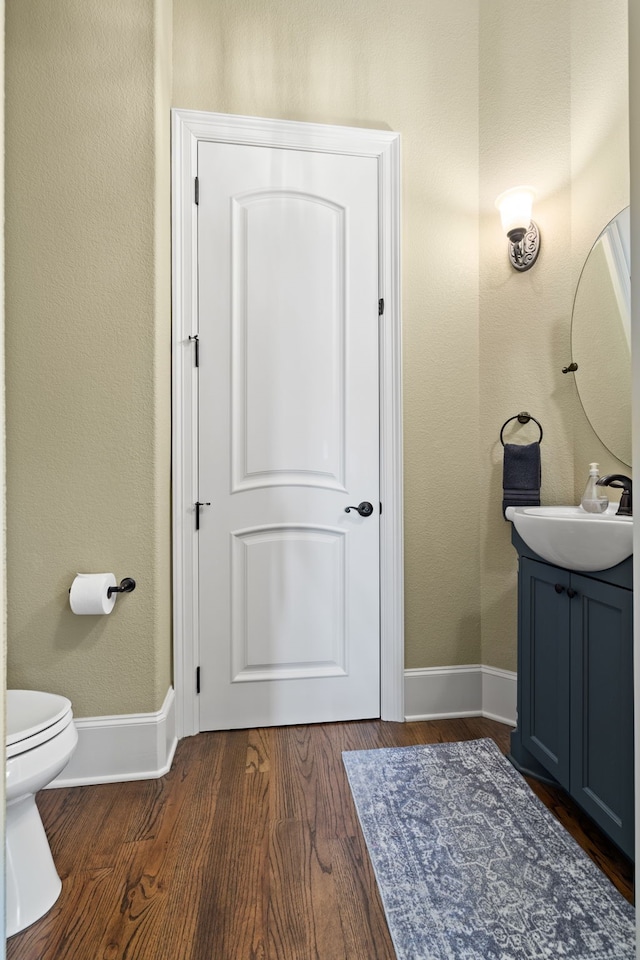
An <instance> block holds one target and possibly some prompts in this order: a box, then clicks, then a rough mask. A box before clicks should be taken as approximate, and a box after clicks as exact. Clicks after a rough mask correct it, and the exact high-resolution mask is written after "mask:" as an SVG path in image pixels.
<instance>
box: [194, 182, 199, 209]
mask: <svg viewBox="0 0 640 960" xmlns="http://www.w3.org/2000/svg"><path fill="white" fill-rule="evenodd" d="M193 199H194V202H195V203H196V204H198V203H200V181H199V179H198V178H197V177H195V178H194V184H193Z"/></svg>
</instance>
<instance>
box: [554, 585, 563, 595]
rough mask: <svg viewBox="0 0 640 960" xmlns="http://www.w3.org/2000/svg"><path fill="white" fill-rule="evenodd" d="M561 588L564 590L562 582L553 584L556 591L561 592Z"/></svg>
mask: <svg viewBox="0 0 640 960" xmlns="http://www.w3.org/2000/svg"><path fill="white" fill-rule="evenodd" d="M563 590H564V587H563V586H562V584H561V583H556V585H555V591H556V593H562V591H563Z"/></svg>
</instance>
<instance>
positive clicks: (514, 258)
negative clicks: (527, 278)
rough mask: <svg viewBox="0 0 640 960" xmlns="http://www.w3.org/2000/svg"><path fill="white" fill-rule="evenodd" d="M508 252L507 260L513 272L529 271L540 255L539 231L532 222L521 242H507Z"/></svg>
mask: <svg viewBox="0 0 640 960" xmlns="http://www.w3.org/2000/svg"><path fill="white" fill-rule="evenodd" d="M508 251H509V260H510V261H511V266H512V267H513V268H514V270H519V271H520V272H523V271H524V270H530V269H531V267H532V266H533V265H534V263H535V262H536V260H537V259H538V254H539V253H540V231H539V230H538V227H537V225H536V224H535V223H534V222H533V220H532V221H531V223H530V224H529V226H528V228H527V230H526V232H525V235H524V237H523V238H522V240H519V241H517V242H515V243H514V242H513V241H512V240H510V241H509V246H508Z"/></svg>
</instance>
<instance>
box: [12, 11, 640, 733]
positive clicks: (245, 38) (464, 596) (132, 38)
mask: <svg viewBox="0 0 640 960" xmlns="http://www.w3.org/2000/svg"><path fill="white" fill-rule="evenodd" d="M170 8H171V3H170V0H155V2H154V0H141V2H139V3H136V4H131V3H127V2H125V0H111V2H109V3H108V4H100V3H98V2H96V0H57V2H56V3H55V4H51V3H46V2H45V0H9V2H8V4H7V290H6V293H7V318H6V338H7V429H8V449H7V458H8V459H7V481H8V513H9V526H8V586H9V611H8V615H9V623H8V639H9V683H10V684H11V685H13V686H17V685H21V684H24V685H25V686H33V687H37V686H42V687H46V688H47V689H50V690H56V691H59V692H63V693H68V694H69V695H70V696H71V697H72V699H73V700H74V704H75V706H76V710H77V713H78V715H97V714H101V713H120V712H136V711H148V710H155V709H158V708H159V706H160V704H161V702H162V698H163V696H164V694H165V692H166V689H167V686H168V683H169V682H170V602H169V596H170V569H169V568H170V543H169V534H170V505H169V439H170V410H169V398H170V388H169V343H170V336H169V276H170V263H169V255H168V239H169V232H168V227H169V208H168V203H169V182H168V162H169V149H168V125H167V124H168V106H169V98H170V91H171V75H170V73H171V49H172V37H171V32H172V24H171V22H170V20H169V14H170ZM174 12H175V17H174V21H173V30H174V39H173V67H174V74H175V75H174V88H173V104H174V105H175V106H179V107H183V108H194V109H203V110H214V111H220V112H230V113H241V114H256V115H262V116H268V117H285V118H289V119H294V120H311V121H318V122H327V123H340V124H349V125H358V126H365V127H388V128H391V129H394V130H398V131H400V132H401V134H402V137H403V201H404V205H403V219H404V224H403V261H404V265H403V269H404V274H403V308H404V388H405V397H404V399H405V456H406V462H405V484H406V489H405V495H406V501H405V502H406V613H407V618H406V622H407V657H406V662H407V666H408V667H420V666H432V665H440V664H455V663H469V662H471V663H473V662H478V661H480V660H482V661H483V662H485V663H489V664H493V665H496V666H499V667H504V668H513V667H514V666H515V571H516V564H515V554H514V552H513V550H512V548H511V545H510V541H509V528H508V525H507V524H505V523H504V521H503V520H502V519H501V515H500V499H501V489H500V487H501V478H500V466H501V448H500V447H499V444H498V443H497V436H498V433H499V430H500V426H501V425H502V423H503V421H504V420H506V419H507V417H509V416H512V415H513V414H514V413H517V412H518V411H519V410H521V409H523V408H528V409H530V411H531V412H532V413H533V414H534V415H535V416H537V417H538V418H539V419H541V421H542V422H543V424H544V427H545V440H544V447H543V456H544V485H543V496H544V498H545V500H547V501H548V502H557V501H560V500H566V499H572V498H573V496H575V495H578V493H579V492H580V490H581V487H582V484H583V473H584V469H583V468H584V463H588V462H589V460H591V459H599V460H600V462H601V463H602V464H603V466H604V467H605V468H606V469H608V468H609V466H611V465H612V463H611V460H610V459H609V460H607V455H606V452H605V451H603V450H602V448H601V447H599V444H598V442H597V439H596V438H595V437H594V435H593V432H592V431H591V429H590V427H589V425H588V422H587V421H586V418H585V417H584V415H583V413H582V410H581V407H580V404H579V401H578V399H577V395H576V393H575V386H574V384H573V383H572V382H571V381H570V380H569V379H568V378H566V377H563V376H562V374H561V373H560V367H561V366H562V365H564V363H565V362H566V360H567V359H568V357H569V353H570V350H569V347H570V344H569V328H570V317H571V305H572V299H573V291H574V288H575V283H576V281H577V277H578V274H579V268H580V266H581V264H582V262H583V260H584V257H585V256H586V252H587V251H588V249H589V247H590V244H591V242H592V241H593V240H594V239H595V236H596V234H597V233H598V231H599V230H600V228H601V227H602V226H603V225H604V222H605V221H606V220H607V219H609V217H610V216H612V215H613V214H615V213H616V212H617V211H618V209H620V207H622V206H624V205H625V203H626V202H627V189H628V188H627V178H628V169H627V166H626V163H627V160H626V139H625V138H626V123H627V119H626V73H625V69H626V60H625V58H626V47H625V37H626V34H625V31H626V2H625V0H580V2H578V0H571V3H568V4H558V3H557V0H539V2H537V3H536V4H532V5H530V6H529V8H523V7H521V6H518V7H514V6H513V5H512V4H511V3H510V2H508V0H483V2H482V3H479V2H478V0H473V2H472V0H469V2H465V3H464V4H463V3H459V4H454V3H451V0H428V2H424V0H410V2H407V3H403V4H397V3H392V2H391V0H350V2H349V3H346V4H345V3H338V2H337V0H331V2H329V3H328V4H325V5H324V6H323V7H322V8H318V5H317V4H316V3H314V2H312V0H295V2H294V0H270V2H269V3H268V4H265V3H262V2H259V0H174ZM596 121H597V122H596ZM523 180H530V181H532V183H533V185H534V186H535V187H536V188H537V190H538V192H539V194H540V200H539V202H538V204H537V207H536V214H535V215H536V219H537V220H538V222H539V223H540V226H541V228H542V231H543V249H542V253H541V256H540V260H539V262H538V264H537V266H536V268H535V270H534V271H532V272H531V273H530V274H528V275H525V276H519V275H516V274H515V273H514V272H513V271H512V270H511V269H510V268H509V267H508V264H507V260H506V254H505V241H504V238H503V237H502V235H501V233H500V226H499V220H498V216H497V213H496V212H495V210H494V208H493V201H494V198H495V196H496V194H497V193H499V192H500V191H501V190H503V189H505V188H506V187H508V186H511V185H513V184H515V183H516V182H519V181H520V182H521V181H523ZM521 436H523V437H524V434H521ZM527 436H528V434H527ZM78 569H87V570H91V569H93V570H99V569H114V571H115V572H116V574H117V575H118V576H122V575H125V574H128V575H132V576H135V577H136V578H137V579H138V581H139V587H138V590H137V591H136V593H135V594H134V595H133V596H131V597H125V598H123V599H122V600H121V601H119V602H118V605H117V607H116V611H115V612H114V614H112V615H111V617H109V618H107V619H100V620H99V621H96V622H94V621H93V620H89V619H88V618H87V619H83V618H76V617H73V616H72V615H71V614H70V613H69V611H68V608H67V589H68V586H69V583H70V582H71V579H72V577H73V575H74V573H75V572H76V570H78Z"/></svg>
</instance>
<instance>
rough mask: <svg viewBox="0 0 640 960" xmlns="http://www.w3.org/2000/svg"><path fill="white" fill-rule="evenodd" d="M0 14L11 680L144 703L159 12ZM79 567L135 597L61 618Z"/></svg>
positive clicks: (90, 711) (163, 536)
mask: <svg viewBox="0 0 640 960" xmlns="http://www.w3.org/2000/svg"><path fill="white" fill-rule="evenodd" d="M156 6H157V9H156ZM165 6H166V4H165ZM6 13H7V22H6V31H7V37H6V40H7V60H6V67H7V81H6V97H7V108H6V135H7V154H6V155H7V160H6V173H7V200H6V245H7V258H6V275H7V281H6V297H7V300H6V303H7V306H6V311H7V312H6V343H7V368H6V387H7V434H8V444H7V486H8V490H7V499H8V544H7V545H8V591H9V608H8V643H9V651H8V682H9V684H10V685H11V686H21V685H24V686H27V687H36V688H37V687H42V688H44V689H47V690H51V691H56V692H59V693H63V694H67V695H69V696H70V697H71V699H72V700H73V703H74V707H75V710H76V713H77V715H79V716H84V715H100V714H110V713H127V712H137V711H152V710H157V709H158V708H159V707H160V706H161V704H162V700H163V698H164V696H165V694H166V691H167V688H168V685H169V683H170V587H171V584H170V546H169V535H170V503H169V479H170V461H169V422H170V421H169V396H170V394H169V373H168V371H169V366H168V362H169V360H168V358H169V350H170V325H169V298H168V291H169V286H168V277H169V275H170V260H169V259H168V256H167V251H168V242H167V241H166V239H165V240H163V233H164V235H166V237H168V226H169V224H168V196H169V181H168V176H167V174H168V160H167V157H168V135H167V134H164V142H161V143H160V144H158V145H156V139H157V136H163V133H162V130H158V129H157V127H158V124H157V117H156V112H155V111H156V100H157V98H158V97H159V96H162V95H163V90H164V97H165V104H164V111H163V112H164V115H165V116H166V113H167V111H168V102H166V101H168V84H167V83H166V80H164V79H163V78H164V75H165V74H167V73H168V68H167V63H168V49H167V48H166V47H165V51H164V64H162V65H160V64H157V62H156V56H155V52H154V51H155V49H156V48H159V47H160V45H161V44H160V35H161V34H162V33H163V32H164V33H165V34H166V33H167V31H168V30H170V21H168V20H167V18H166V16H164V19H163V5H162V4H161V3H158V4H154V2H153V0H145V2H142V0H141V2H138V3H135V4H131V3H129V2H127V0H110V2H109V3H102V2H98V0H95V2H93V0H57V2H56V3H48V2H46V0H10V2H9V3H8V4H7V10H6ZM162 24H164V31H163V30H162V29H161V27H162ZM165 125H166V123H165ZM161 181H162V182H161ZM160 194H161V195H162V196H163V197H165V198H166V199H164V200H162V201H159V200H158V196H159V195H160ZM160 216H162V217H163V223H162V224H161V223H159V217H160ZM163 243H164V248H163ZM161 278H162V279H161ZM78 570H80V571H96V570H113V571H114V572H115V574H116V576H118V577H122V576H125V575H126V576H133V577H135V578H136V580H137V581H138V589H137V590H136V592H135V593H134V594H132V595H131V596H127V597H125V598H123V599H121V600H119V601H118V603H117V605H116V608H115V611H114V612H113V613H112V614H111V615H110V616H109V617H101V618H93V617H75V616H73V615H72V614H71V613H70V611H69V606H68V594H67V591H68V588H69V586H70V584H71V581H72V579H73V577H74V575H75V573H76V572H77V571H78Z"/></svg>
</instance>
